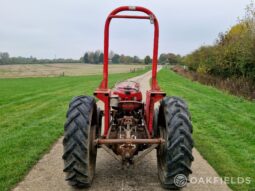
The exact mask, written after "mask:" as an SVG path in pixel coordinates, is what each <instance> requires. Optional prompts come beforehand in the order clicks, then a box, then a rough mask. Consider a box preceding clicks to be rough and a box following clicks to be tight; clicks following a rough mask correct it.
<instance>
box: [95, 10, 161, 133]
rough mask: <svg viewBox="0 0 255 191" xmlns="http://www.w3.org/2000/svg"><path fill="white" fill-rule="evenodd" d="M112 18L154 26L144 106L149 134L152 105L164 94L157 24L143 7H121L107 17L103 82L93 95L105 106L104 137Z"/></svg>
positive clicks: (106, 125) (107, 123) (108, 114)
mask: <svg viewBox="0 0 255 191" xmlns="http://www.w3.org/2000/svg"><path fill="white" fill-rule="evenodd" d="M123 11H137V12H143V13H145V14H147V16H139V15H118V13H120V12H123ZM113 18H123V19H147V20H150V22H151V23H152V24H154V45H153V58H152V81H151V90H149V91H147V94H146V106H145V118H146V123H147V127H148V130H149V132H150V133H152V126H153V125H152V124H153V113H154V103H155V102H157V101H159V100H160V99H162V98H163V97H164V96H165V93H164V92H161V91H160V88H159V86H158V82H157V64H158V39H159V24H158V20H157V18H156V16H155V15H154V14H153V13H152V12H151V11H150V10H148V9H146V8H144V7H135V6H123V7H119V8H117V9H115V10H113V11H112V12H111V13H110V14H109V15H108V17H107V19H106V22H105V29H104V68H103V80H102V82H101V84H100V86H99V88H98V89H97V90H96V91H95V92H94V95H95V96H96V97H97V98H98V99H100V100H102V101H103V102H104V104H105V108H104V116H105V118H104V125H105V128H104V136H106V135H107V133H108V129H109V121H110V100H109V99H110V93H111V90H110V89H108V64H109V28H110V23H111V20H112V19H113Z"/></svg>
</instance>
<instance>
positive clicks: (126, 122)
mask: <svg viewBox="0 0 255 191" xmlns="http://www.w3.org/2000/svg"><path fill="white" fill-rule="evenodd" d="M122 11H138V12H143V13H145V14H146V15H145V16H141V15H136V16H134V15H121V14H118V13H120V12H122ZM114 18H118V19H119V18H128V19H148V20H150V22H151V24H154V50H153V60H152V80H151V89H150V90H148V91H147V93H146V102H145V103H144V102H143V101H142V93H141V91H140V85H139V83H137V82H132V81H126V82H122V83H119V84H117V85H116V86H115V88H114V89H113V90H111V89H109V87H108V60H109V58H108V51H109V25H110V22H111V20H112V19H114ZM158 36H159V26H158V20H157V18H156V17H155V15H154V14H153V13H152V12H151V11H150V10H148V9H146V8H143V7H133V6H132V7H130V6H123V7H119V8H117V9H115V10H113V11H112V12H111V13H110V14H109V16H108V17H107V19H106V23H105V32H104V67H103V80H102V82H101V84H100V86H99V87H98V88H97V89H96V90H95V92H94V95H95V96H96V97H97V98H98V99H99V100H101V101H102V102H103V103H104V111H101V110H100V109H99V108H98V107H97V104H96V100H95V98H94V97H91V96H78V97H75V98H73V99H72V100H71V102H70V104H69V109H68V111H67V121H66V123H65V128H64V129H65V133H64V140H63V145H64V155H63V159H64V172H66V180H67V181H68V182H69V183H70V184H71V185H72V186H75V187H88V186H90V185H91V183H92V180H93V177H94V174H95V166H96V156H97V149H98V148H102V149H105V150H106V151H107V152H108V153H109V154H111V155H112V156H113V157H114V158H115V159H117V160H119V161H121V163H122V164H123V165H124V166H129V165H136V164H138V162H139V161H141V159H142V158H143V157H144V156H145V155H146V154H148V153H149V152H151V151H152V150H153V149H156V150H157V161H158V174H159V180H160V182H161V184H162V186H163V187H164V188H168V189H179V188H180V187H179V185H178V184H176V182H175V178H176V177H177V175H180V174H181V175H184V177H185V178H188V176H189V174H191V172H192V171H191V168H190V167H191V163H192V161H193V156H192V148H193V140H192V124H191V121H190V114H189V112H188V108H187V105H186V103H185V102H184V101H183V100H181V99H180V98H177V97H167V96H166V94H165V92H163V91H161V90H160V88H159V86H158V83H157V79H156V75H157V61H158ZM158 101H160V105H159V107H158V108H156V109H155V110H154V105H155V103H156V102H158ZM103 116H104V128H103V129H102V127H101V124H102V117H103ZM178 181H180V180H178Z"/></svg>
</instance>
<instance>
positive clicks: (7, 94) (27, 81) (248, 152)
mask: <svg viewBox="0 0 255 191" xmlns="http://www.w3.org/2000/svg"><path fill="white" fill-rule="evenodd" d="M143 72H144V71H139V72H136V73H125V74H114V75H111V78H110V84H111V85H113V84H114V82H116V81H119V80H122V79H126V78H130V77H133V76H136V75H139V74H141V73H143ZM100 79H101V76H99V75H93V76H84V77H77V76H76V77H51V78H17V79H0V135H1V137H0V151H1V153H0V169H1V170H0V190H9V189H10V188H12V187H13V186H14V185H15V184H16V183H17V182H19V181H20V180H21V179H22V178H23V177H24V176H25V174H26V173H27V172H28V171H29V169H30V168H31V167H32V166H33V165H34V164H35V163H36V161H38V160H39V159H40V158H41V156H42V155H43V154H45V153H46V152H47V151H48V150H49V149H50V147H51V145H52V144H53V143H54V142H55V141H56V140H57V139H58V138H59V137H60V136H61V135H62V133H63V123H64V121H65V112H66V109H67V106H68V102H69V101H70V99H71V98H72V97H73V96H75V95H80V94H84V93H86V94H92V92H93V90H94V89H95V88H96V87H97V86H98V85H99V82H100ZM158 80H159V83H160V86H161V88H162V89H163V90H165V91H166V92H167V93H168V95H176V96H180V97H183V98H184V99H185V100H186V101H187V102H188V104H189V107H190V111H191V114H192V121H193V125H194V139H195V143H196V148H197V149H198V150H199V151H200V153H201V154H202V155H203V156H204V157H205V159H206V160H208V162H209V163H210V164H211V165H212V166H213V167H214V168H215V169H216V171H217V172H218V173H219V174H220V175H221V176H222V177H234V178H236V177H251V178H252V182H251V184H249V185H247V184H240V185H238V184H232V185H230V187H231V188H233V189H234V190H236V191H246V190H249V189H254V188H255V154H254V153H255V103H254V102H249V101H246V100H244V99H242V98H238V97H235V96H231V95H228V94H227V93H224V92H222V91H219V90H217V89H215V88H212V87H208V86H204V85H201V84H199V83H195V82H192V81H190V80H188V79H186V78H184V77H181V76H179V75H178V74H175V73H174V72H172V71H170V70H167V69H163V70H162V71H160V72H159V75H158Z"/></svg>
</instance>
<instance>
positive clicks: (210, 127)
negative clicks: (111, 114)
mask: <svg viewBox="0 0 255 191" xmlns="http://www.w3.org/2000/svg"><path fill="white" fill-rule="evenodd" d="M158 78H159V79H158V80H159V84H160V86H161V88H162V89H163V90H164V91H166V92H167V94H168V95H175V96H180V97H182V98H183V99H185V100H186V101H187V103H188V105H189V108H190V111H191V114H192V122H193V126H194V139H195V146H196V148H197V149H198V150H199V151H200V153H201V154H202V155H203V156H204V158H205V159H206V160H208V162H209V163H210V164H211V165H212V166H213V167H214V168H215V169H216V171H217V172H218V173H219V174H220V175H221V176H222V177H234V180H236V178H237V177H250V178H251V179H252V182H251V184H231V185H229V186H230V187H231V188H232V189H234V190H236V191H248V190H255V102H250V101H247V100H244V99H242V98H238V97H235V96H231V95H228V94H227V93H224V92H222V91H220V90H217V89H215V88H212V87H208V86H205V85H201V84H199V83H197V82H192V81H190V80H188V79H186V78H184V77H182V76H179V75H178V74H176V73H174V72H172V71H170V70H166V69H164V70H162V71H160V72H159V75H158Z"/></svg>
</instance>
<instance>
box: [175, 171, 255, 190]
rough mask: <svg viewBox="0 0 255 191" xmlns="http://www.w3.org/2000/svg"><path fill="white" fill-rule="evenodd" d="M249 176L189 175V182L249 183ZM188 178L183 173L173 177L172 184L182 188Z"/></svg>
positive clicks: (250, 180)
mask: <svg viewBox="0 0 255 191" xmlns="http://www.w3.org/2000/svg"><path fill="white" fill-rule="evenodd" d="M251 182H252V179H251V177H223V178H221V177H190V179H189V183H190V184H251ZM187 183H188V179H187V177H186V176H185V175H184V174H177V175H176V176H175V177H174V184H175V185H176V186H177V187H179V188H182V187H184V186H186V185H187Z"/></svg>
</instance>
